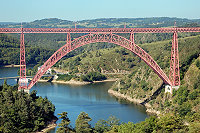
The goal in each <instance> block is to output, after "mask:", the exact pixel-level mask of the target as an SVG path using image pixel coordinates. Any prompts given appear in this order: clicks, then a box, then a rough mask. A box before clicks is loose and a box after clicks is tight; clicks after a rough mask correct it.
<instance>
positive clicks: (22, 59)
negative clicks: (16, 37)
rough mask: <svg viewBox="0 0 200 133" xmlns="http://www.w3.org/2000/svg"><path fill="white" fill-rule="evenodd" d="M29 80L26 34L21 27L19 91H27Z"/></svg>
mask: <svg viewBox="0 0 200 133" xmlns="http://www.w3.org/2000/svg"><path fill="white" fill-rule="evenodd" d="M27 84H28V82H27V79H26V60H25V44H24V33H23V28H22V27H21V37H20V78H19V87H18V89H19V90H21V89H27Z"/></svg>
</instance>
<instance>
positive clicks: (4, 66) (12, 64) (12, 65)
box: [1, 64, 20, 67]
mask: <svg viewBox="0 0 200 133" xmlns="http://www.w3.org/2000/svg"><path fill="white" fill-rule="evenodd" d="M1 67H20V65H14V64H12V65H5V66H1Z"/></svg>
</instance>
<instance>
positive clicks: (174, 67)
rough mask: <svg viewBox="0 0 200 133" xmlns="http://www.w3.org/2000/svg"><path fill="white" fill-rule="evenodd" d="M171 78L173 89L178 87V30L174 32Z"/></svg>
mask: <svg viewBox="0 0 200 133" xmlns="http://www.w3.org/2000/svg"><path fill="white" fill-rule="evenodd" d="M169 79H170V81H171V85H172V89H178V88H179V86H180V71H179V54H178V33H177V31H175V32H174V33H173V40H172V49H171V62H170V73H169Z"/></svg>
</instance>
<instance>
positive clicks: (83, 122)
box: [75, 112, 92, 133]
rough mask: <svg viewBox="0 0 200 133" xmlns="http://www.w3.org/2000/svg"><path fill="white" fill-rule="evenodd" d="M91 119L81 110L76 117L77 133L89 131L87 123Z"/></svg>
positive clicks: (89, 127)
mask: <svg viewBox="0 0 200 133" xmlns="http://www.w3.org/2000/svg"><path fill="white" fill-rule="evenodd" d="M91 120H92V119H91V118H90V117H89V115H88V114H87V113H85V112H81V113H80V114H79V116H78V118H77V119H76V123H75V124H76V132H77V133H90V132H91V131H92V129H91V125H90V124H89V123H88V122H90V121H91Z"/></svg>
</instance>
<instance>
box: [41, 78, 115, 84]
mask: <svg viewBox="0 0 200 133" xmlns="http://www.w3.org/2000/svg"><path fill="white" fill-rule="evenodd" d="M116 80H117V79H106V80H102V81H93V82H86V81H75V80H70V81H57V80H52V81H51V82H52V83H59V84H70V85H88V84H92V83H103V82H113V81H116ZM38 82H48V80H43V79H40V80H38Z"/></svg>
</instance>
